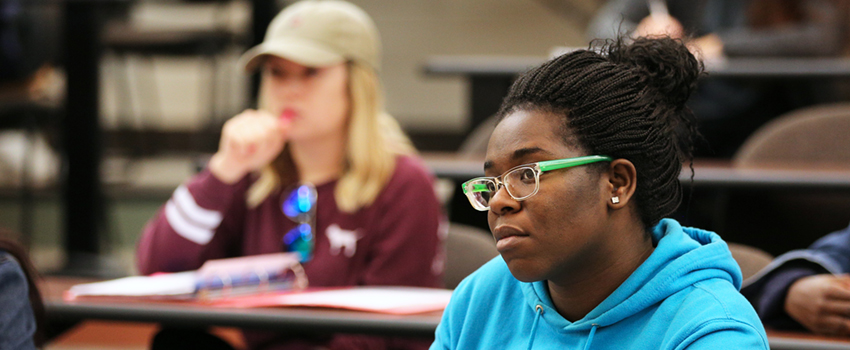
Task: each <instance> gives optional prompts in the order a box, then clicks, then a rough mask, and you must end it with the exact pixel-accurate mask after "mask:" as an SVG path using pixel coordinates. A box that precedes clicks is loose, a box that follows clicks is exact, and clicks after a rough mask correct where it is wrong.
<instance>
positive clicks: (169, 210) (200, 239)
mask: <svg viewBox="0 0 850 350" xmlns="http://www.w3.org/2000/svg"><path fill="white" fill-rule="evenodd" d="M165 219H166V220H167V221H168V224H169V225H171V228H173V229H174V232H177V234H179V235H180V236H183V238H185V239H188V240H190V241H192V242H195V243H197V244H200V245H205V244H207V243H209V242H210V240H212V238H213V230H212V229H209V228H203V227H198V226H197V225H196V224H193V223H192V222H190V221H189V220H186V218H185V217H183V214H181V213H180V210H179V209H177V206H176V205H174V202H173V201H168V203H165Z"/></svg>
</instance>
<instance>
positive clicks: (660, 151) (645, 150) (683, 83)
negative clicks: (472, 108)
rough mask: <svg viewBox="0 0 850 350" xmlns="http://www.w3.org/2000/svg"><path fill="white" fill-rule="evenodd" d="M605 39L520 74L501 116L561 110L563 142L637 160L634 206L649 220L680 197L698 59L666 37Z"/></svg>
mask: <svg viewBox="0 0 850 350" xmlns="http://www.w3.org/2000/svg"><path fill="white" fill-rule="evenodd" d="M602 43H603V44H604V45H602V46H601V47H600V48H599V49H598V50H591V49H588V50H580V51H574V52H571V53H568V54H564V55H562V56H559V57H557V58H554V59H552V60H551V61H549V62H547V63H544V64H543V65H541V66H539V67H537V68H534V69H532V70H530V71H528V72H526V73H525V74H523V75H522V76H520V77H519V79H518V80H517V81H516V82H515V83H514V84H513V86H511V89H510V92H508V95H507V96H506V97H505V100H504V102H503V103H502V107H501V108H500V110H499V113H498V119H499V120H500V121H501V119H502V118H504V117H505V116H506V115H508V114H510V113H512V112H514V111H517V110H527V111H531V110H541V111H547V112H551V113H555V114H557V115H561V116H563V117H564V124H563V128H561V129H562V130H559V132H560V133H561V135H563V137H564V142H565V143H566V144H567V145H572V146H576V147H580V148H581V149H583V150H585V151H587V153H588V154H601V155H607V156H610V157H612V158H614V159H618V158H624V159H628V160H629V161H631V162H632V163H634V165H635V168H636V169H637V189H636V191H635V201H636V202H637V208H638V213H639V214H640V218H641V220H642V221H643V224H644V225H645V226H646V227H652V226H654V225H655V224H657V223H658V221H659V220H661V218H663V217H664V216H666V215H669V214H671V213H672V212H673V211H674V210H676V208H677V207H678V206H679V204H680V203H681V201H682V188H681V185H680V184H679V172H680V171H681V169H682V164H683V163H684V162H691V161H692V156H693V142H694V139H695V138H696V137H697V135H699V134H698V132H697V130H696V126H695V124H694V121H693V113H692V112H691V111H690V109H688V108H687V107H686V106H685V102H686V101H687V100H688V98H689V97H690V95H691V93H692V92H693V91H694V90H695V89H696V86H697V79H698V78H699V76H700V75H702V72H703V66H702V63H701V62H699V61H698V60H697V59H696V58H695V57H694V56H693V55H692V54H691V53H690V52H689V51H688V49H687V48H686V47H685V45H684V44H683V43H682V41H680V40H674V39H671V38H667V37H654V38H638V39H635V40H634V42H632V43H630V44H627V43H625V42H624V40H623V39H618V40H609V41H605V42H602ZM692 171H693V170H692Z"/></svg>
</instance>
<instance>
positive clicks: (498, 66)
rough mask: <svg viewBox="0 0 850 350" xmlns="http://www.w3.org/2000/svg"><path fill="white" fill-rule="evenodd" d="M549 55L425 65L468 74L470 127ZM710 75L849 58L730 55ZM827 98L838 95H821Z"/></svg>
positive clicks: (776, 73) (789, 73) (842, 75)
mask: <svg viewBox="0 0 850 350" xmlns="http://www.w3.org/2000/svg"><path fill="white" fill-rule="evenodd" d="M546 60H547V57H546V56H505V55H454V56H451V55H443V56H430V57H428V58H427V59H426V61H425V63H424V64H423V66H422V71H423V73H425V74H427V75H430V76H436V77H440V76H457V77H464V78H466V80H467V81H468V83H469V112H468V113H469V118H470V123H469V129H468V130H467V132H471V131H472V128H474V127H475V126H477V125H480V124H481V123H483V122H484V121H485V120H487V118H489V117H490V116H492V115H493V114H495V113H496V112H497V111H498V109H499V106H500V105H501V103H502V98H503V97H504V96H505V95H507V93H508V89H509V88H510V86H511V84H512V83H513V80H514V79H515V78H516V76H517V75H519V74H520V73H523V72H525V71H527V70H528V69H530V68H532V67H535V66H538V65H540V64H541V63H543V62H546ZM705 68H706V72H707V73H708V76H707V77H708V78H732V79H774V80H789V79H790V80H800V79H806V80H815V79H846V78H850V59H848V58H843V57H841V58H776V57H774V58H771V57H759V58H728V59H725V60H723V61H709V62H706V63H705ZM815 94H817V95H818V98H819V99H826V100H827V101H829V100H832V99H835V98H836V97H834V96H833V97H825V96H820V93H815Z"/></svg>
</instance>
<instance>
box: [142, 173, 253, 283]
mask: <svg viewBox="0 0 850 350" xmlns="http://www.w3.org/2000/svg"><path fill="white" fill-rule="evenodd" d="M247 187H248V179H247V177H246V178H245V179H243V180H242V181H240V182H238V183H236V184H232V185H231V184H226V183H224V182H221V180H219V179H217V178H216V177H215V176H214V175H213V174H212V173H211V172H210V171H209V170H208V169H206V170H204V171H203V172H201V173H200V174H198V175H197V176H195V177H194V178H192V180H191V181H189V183H187V184H185V185H181V186H180V187H178V188H177V189H176V190H175V191H174V194H172V196H171V198H170V199H169V200H168V202H166V203H165V205H163V206H162V208H160V209H159V211H158V212H157V214H156V216H155V217H154V218H153V219H152V220H151V221H150V222H148V224H147V225H146V226H145V229H144V231H143V233H142V238H141V240H140V241H139V244H138V247H137V250H136V258H137V265H138V269H139V273H141V274H143V275H148V274H151V273H154V272H177V271H186V270H195V269H198V268H200V267H201V265H202V264H203V263H204V262H205V261H207V260H210V259H217V258H225V257H230V256H233V255H234V254H235V251H234V250H235V248H236V247H238V245H239V242H240V241H239V240H238V237H239V235H240V234H241V229H242V228H241V226H242V225H241V222H242V215H243V214H242V213H243V212H244V208H245V204H244V203H245V190H246V188H247ZM240 202H241V203H240Z"/></svg>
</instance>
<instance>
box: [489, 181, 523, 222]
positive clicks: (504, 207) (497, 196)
mask: <svg viewBox="0 0 850 350" xmlns="http://www.w3.org/2000/svg"><path fill="white" fill-rule="evenodd" d="M489 204H490V211H492V212H493V213H495V214H497V215H504V214H507V213H510V212H514V211H517V210H519V208H520V206H521V204H520V203H519V201H517V200H516V199H514V198H513V197H511V195H510V194H509V193H508V189H507V188H505V186H501V188H499V189H498V190H496V192H495V193H493V197H490V203H489Z"/></svg>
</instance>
